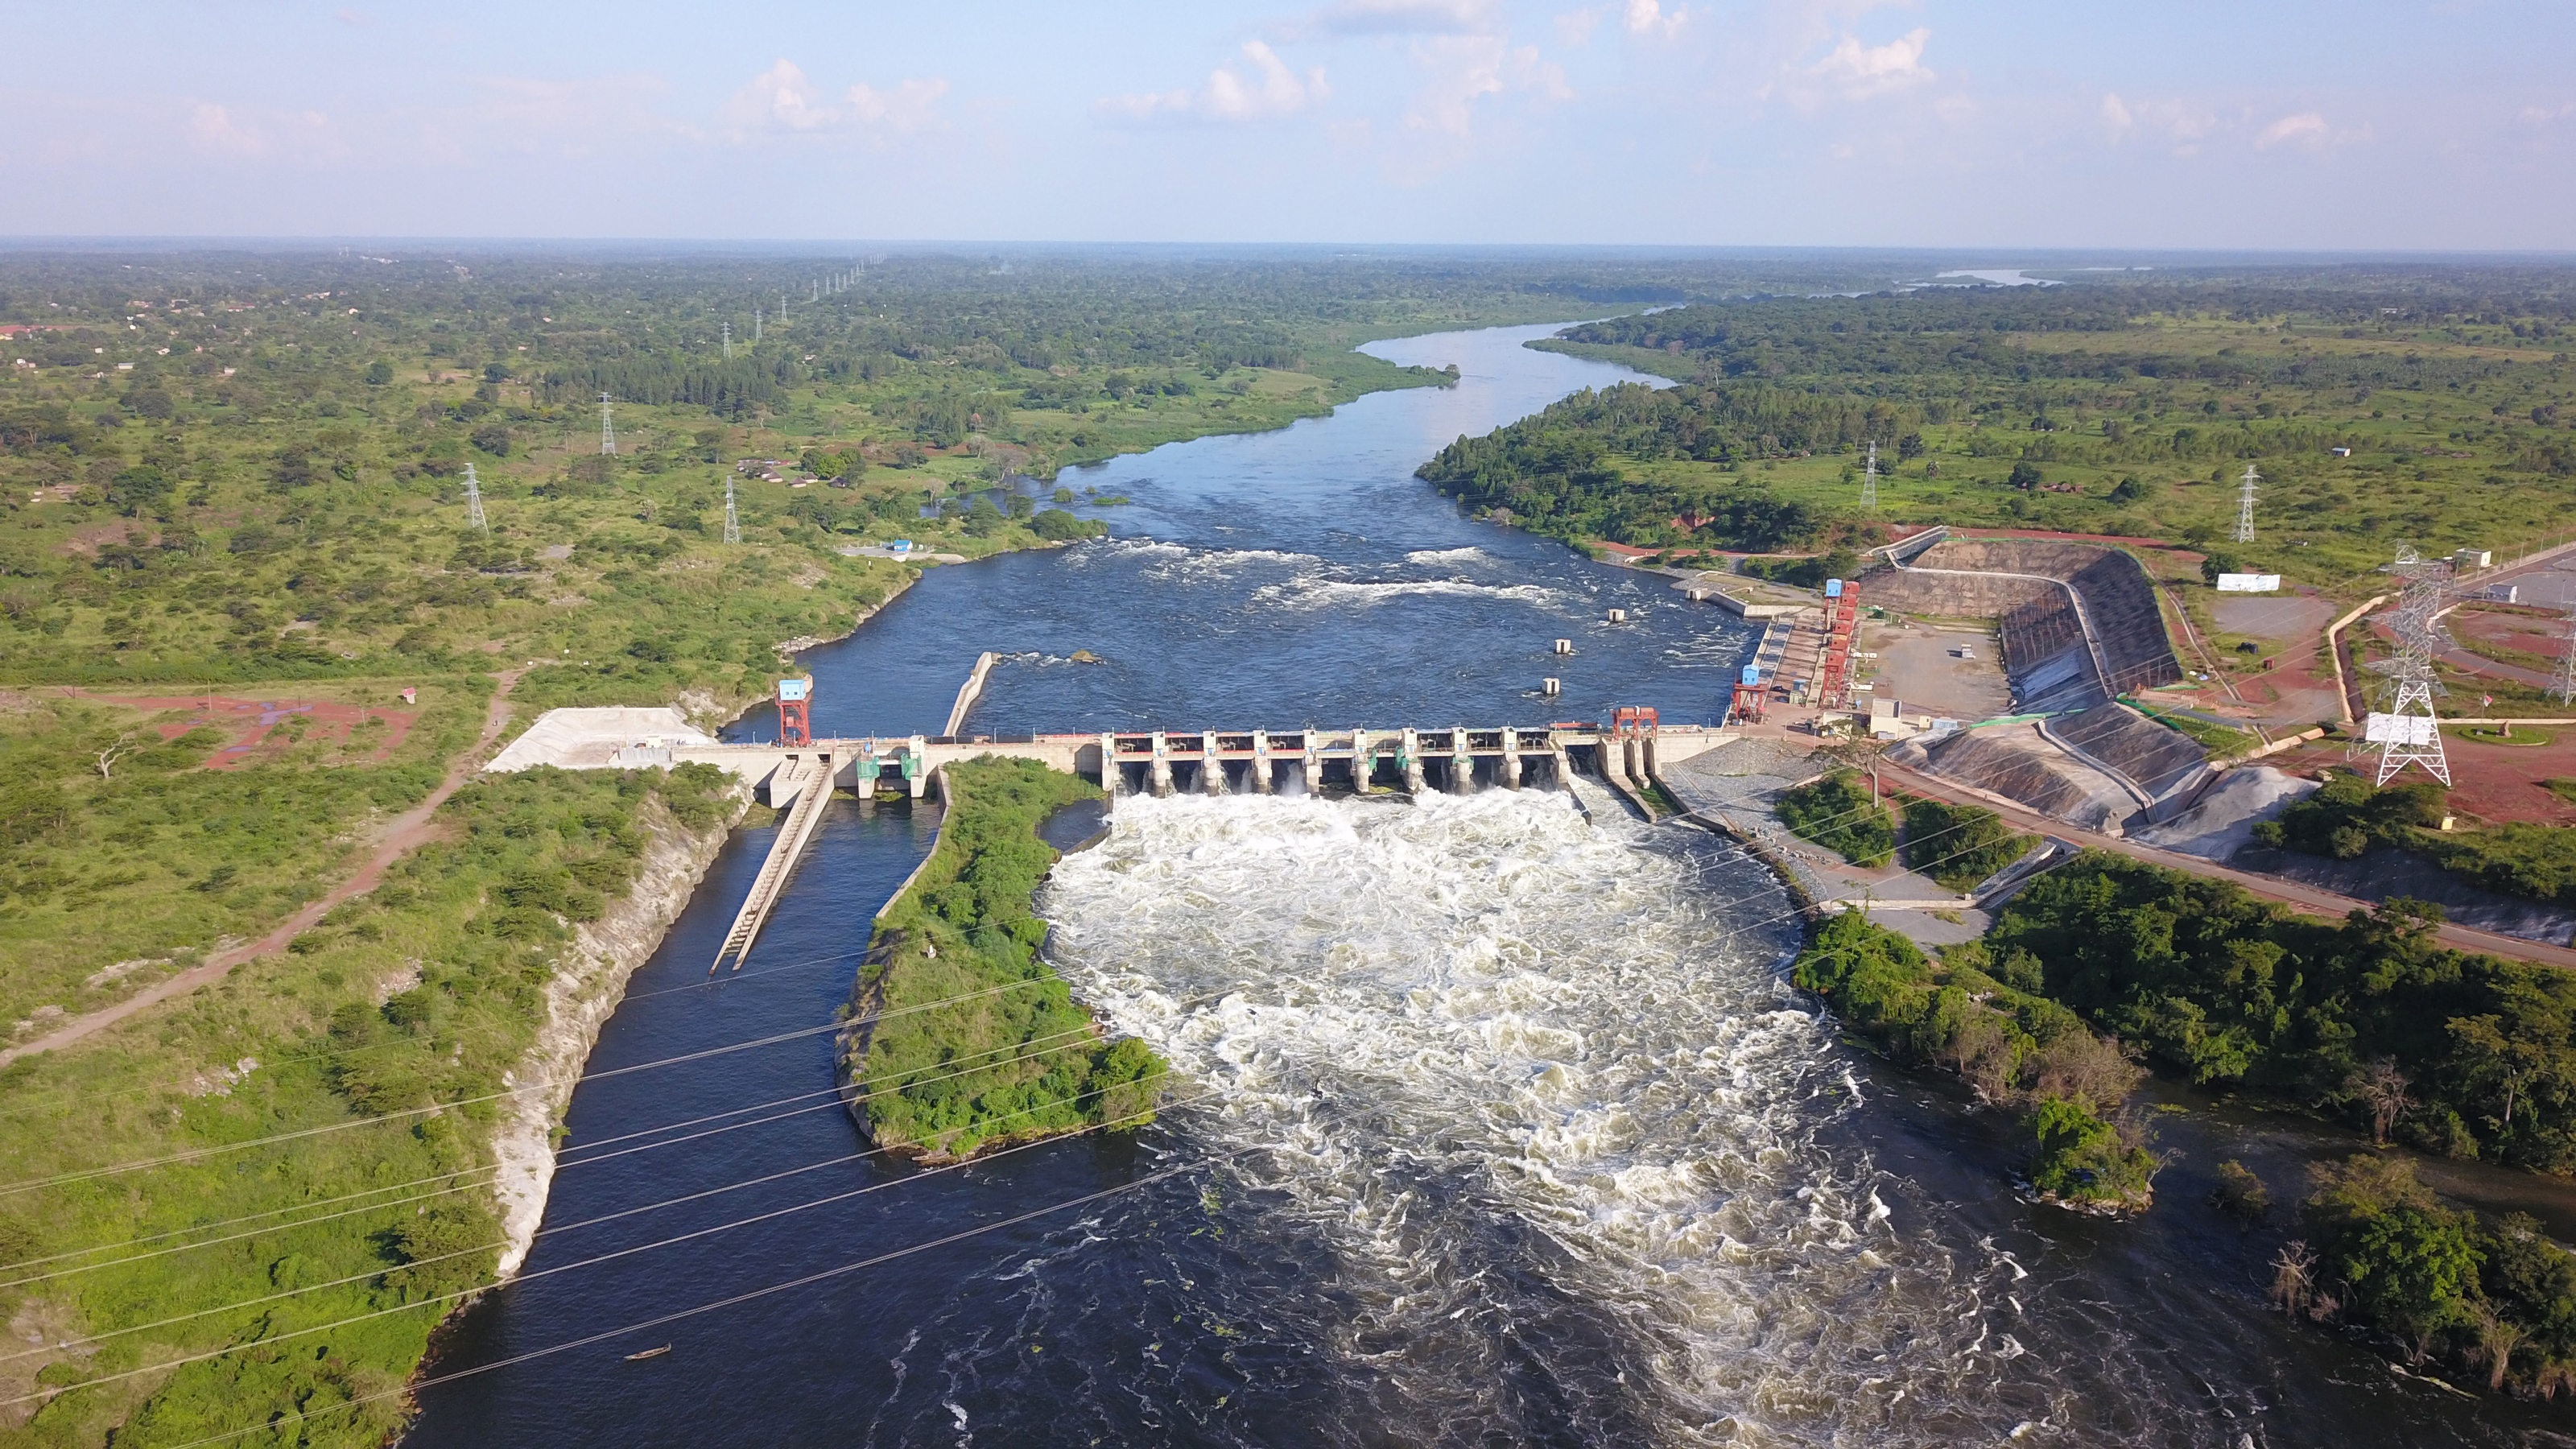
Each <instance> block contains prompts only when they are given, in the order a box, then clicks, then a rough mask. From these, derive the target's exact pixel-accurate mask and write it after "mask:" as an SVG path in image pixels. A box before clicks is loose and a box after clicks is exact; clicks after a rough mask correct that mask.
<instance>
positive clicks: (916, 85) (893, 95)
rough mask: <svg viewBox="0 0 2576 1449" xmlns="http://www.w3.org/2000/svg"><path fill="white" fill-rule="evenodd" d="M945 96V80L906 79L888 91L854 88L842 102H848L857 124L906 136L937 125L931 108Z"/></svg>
mask: <svg viewBox="0 0 2576 1449" xmlns="http://www.w3.org/2000/svg"><path fill="white" fill-rule="evenodd" d="M946 94H948V82H946V81H944V80H936V79H934V80H908V81H905V82H903V83H901V84H900V85H897V86H896V87H895V88H894V89H893V90H890V91H881V90H878V89H876V88H875V87H874V86H869V85H865V84H861V85H854V86H852V87H850V89H849V92H848V94H847V95H846V96H845V97H844V99H845V100H847V101H848V102H849V107H850V114H851V116H853V117H854V118H855V119H857V120H858V121H859V123H860V124H862V125H868V126H883V127H885V128H886V129H888V130H892V131H902V132H907V133H909V132H913V131H926V130H929V129H931V128H932V127H934V126H936V125H938V124H939V118H938V116H937V115H935V114H933V112H932V110H931V108H932V107H933V106H935V105H937V104H938V103H939V98H940V97H941V96H944V95H946Z"/></svg>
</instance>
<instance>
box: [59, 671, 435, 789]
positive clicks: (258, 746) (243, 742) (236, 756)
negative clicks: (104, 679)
mask: <svg viewBox="0 0 2576 1449" xmlns="http://www.w3.org/2000/svg"><path fill="white" fill-rule="evenodd" d="M63 692H64V693H65V694H68V695H72V696H74V697H76V698H80V699H94V700H97V701H98V702H99V703H101V704H114V705H122V706H124V707H126V708H128V709H139V710H148V711H152V712H155V713H158V712H161V711H165V710H174V709H184V710H187V711H188V712H189V713H188V715H187V716H186V717H185V718H182V719H178V720H175V721H166V722H164V723H163V724H161V725H160V726H159V729H160V731H161V737H162V738H163V739H165V740H175V739H177V738H178V737H179V736H181V735H184V734H186V733H187V732H188V731H190V730H192V729H196V728H198V727H199V726H209V727H212V728H214V729H217V730H221V731H223V732H224V734H225V735H227V736H228V737H229V738H230V740H231V742H230V743H229V744H226V745H225V746H224V747H223V748H222V749H220V750H217V751H215V753H214V754H212V755H210V756H208V757H207V759H206V768H207V769H209V770H229V769H233V768H235V767H237V766H239V765H242V764H246V763H248V762H249V761H251V760H254V759H258V758H260V757H262V756H264V755H266V756H273V755H279V754H283V753H285V751H286V747H287V742H286V740H285V739H284V738H283V737H279V738H276V739H272V738H271V736H272V735H273V734H275V732H276V731H277V728H278V726H280V725H282V724H284V723H285V722H286V721H287V720H288V719H290V718H293V717H296V716H302V717H303V718H305V719H307V720H310V721H311V722H312V723H311V724H310V725H309V726H308V727H307V728H306V730H305V732H304V738H305V739H307V740H317V739H320V740H346V739H348V738H349V733H350V731H352V730H354V729H356V728H357V727H358V726H359V725H360V724H362V723H364V722H365V721H367V720H371V719H375V720H382V721H384V723H385V732H384V738H383V740H382V741H381V742H380V743H379V744H378V745H377V746H376V749H375V752H374V753H373V754H372V755H371V756H370V757H369V758H371V759H373V760H375V761H376V762H378V763H382V762H383V761H385V760H388V759H391V758H392V757H393V752H394V751H395V749H397V748H398V747H400V746H401V744H402V742H403V740H404V738H405V737H406V736H408V735H409V734H410V733H411V726H412V721H414V720H416V719H418V718H420V712H419V711H418V710H400V709H378V708H375V707H374V706H371V705H356V704H333V703H331V702H329V701H328V700H314V699H302V700H249V699H230V698H226V697H225V696H223V695H220V694H217V695H203V694H192V695H176V696H165V695H124V694H93V693H91V692H90V691H88V690H85V689H67V690H64V691H63Z"/></svg>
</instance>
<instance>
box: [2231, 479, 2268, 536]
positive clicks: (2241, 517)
mask: <svg viewBox="0 0 2576 1449" xmlns="http://www.w3.org/2000/svg"><path fill="white" fill-rule="evenodd" d="M2262 481H2263V475H2262V474H2260V473H2257V472H2255V471H2254V465H2253V464H2251V463H2248V464H2246V465H2245V476H2244V477H2242V478H2239V479H2237V480H2236V532H2235V534H2234V535H2233V537H2234V538H2235V540H2236V541H2237V542H2238V543H2252V542H2253V541H2254V485H2255V484H2257V483H2260V482H2262Z"/></svg>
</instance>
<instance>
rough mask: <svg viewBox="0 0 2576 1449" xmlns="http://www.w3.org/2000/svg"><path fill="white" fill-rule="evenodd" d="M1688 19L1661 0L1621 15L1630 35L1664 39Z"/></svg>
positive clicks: (1637, 4)
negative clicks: (1665, 11)
mask: <svg viewBox="0 0 2576 1449" xmlns="http://www.w3.org/2000/svg"><path fill="white" fill-rule="evenodd" d="M1688 19H1690V8H1689V7H1688V6H1684V5H1676V6H1674V7H1673V13H1672V14H1670V15H1666V14H1665V13H1664V7H1663V5H1662V3H1661V0H1628V9H1627V13H1626V14H1625V15H1623V16H1622V17H1621V20H1622V22H1623V23H1625V24H1626V25H1627V27H1628V33H1629V34H1630V35H1660V36H1662V37H1663V38H1664V39H1666V40H1670V39H1672V38H1673V36H1675V35H1676V34H1679V33H1680V31H1681V28H1682V22H1684V21H1686V20H1688ZM1918 33H1919V32H1918ZM1916 52H1917V53H1918V54H1919V53H1920V52H1921V47H1920V46H1917V47H1916Z"/></svg>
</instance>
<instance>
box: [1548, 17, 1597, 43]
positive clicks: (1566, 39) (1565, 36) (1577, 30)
mask: <svg viewBox="0 0 2576 1449" xmlns="http://www.w3.org/2000/svg"><path fill="white" fill-rule="evenodd" d="M1600 24H1601V12H1600V11H1598V10H1568V11H1567V12H1565V13H1564V14H1563V15H1560V16H1558V17H1556V38H1557V39H1558V40H1559V41H1562V42H1563V43H1565V44H1567V45H1590V44H1591V43H1592V32H1593V31H1594V30H1595V29H1596V28H1598V27H1599V26H1600Z"/></svg>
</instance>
